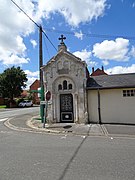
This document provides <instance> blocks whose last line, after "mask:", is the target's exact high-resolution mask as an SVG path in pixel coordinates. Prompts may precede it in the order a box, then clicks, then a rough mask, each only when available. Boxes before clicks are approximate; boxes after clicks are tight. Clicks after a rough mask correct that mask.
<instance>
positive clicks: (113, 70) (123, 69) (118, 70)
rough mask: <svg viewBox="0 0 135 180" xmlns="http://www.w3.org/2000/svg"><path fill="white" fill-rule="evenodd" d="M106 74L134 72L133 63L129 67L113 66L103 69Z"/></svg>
mask: <svg viewBox="0 0 135 180" xmlns="http://www.w3.org/2000/svg"><path fill="white" fill-rule="evenodd" d="M105 72H106V73H107V74H123V73H135V64H132V65H131V66H129V67H123V66H115V67H113V68H109V69H107V70H105Z"/></svg>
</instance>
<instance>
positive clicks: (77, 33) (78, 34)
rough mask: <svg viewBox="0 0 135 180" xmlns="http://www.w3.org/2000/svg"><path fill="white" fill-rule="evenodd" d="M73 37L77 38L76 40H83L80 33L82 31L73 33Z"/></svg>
mask: <svg viewBox="0 0 135 180" xmlns="http://www.w3.org/2000/svg"><path fill="white" fill-rule="evenodd" d="M75 37H77V38H78V39H81V40H82V39H83V33H82V31H80V32H75Z"/></svg>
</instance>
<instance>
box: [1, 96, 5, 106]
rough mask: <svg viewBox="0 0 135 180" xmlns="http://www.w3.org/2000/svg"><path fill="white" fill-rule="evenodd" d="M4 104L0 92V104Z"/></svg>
mask: <svg viewBox="0 0 135 180" xmlns="http://www.w3.org/2000/svg"><path fill="white" fill-rule="evenodd" d="M4 104H5V100H4V98H3V97H2V94H1V93H0V105H4Z"/></svg>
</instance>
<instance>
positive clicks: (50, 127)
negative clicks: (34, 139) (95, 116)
mask: <svg viewBox="0 0 135 180" xmlns="http://www.w3.org/2000/svg"><path fill="white" fill-rule="evenodd" d="M4 124H5V125H6V126H7V127H9V128H11V129H14V130H18V131H29V132H41V133H42V132H44V133H55V134H60V133H61V134H74V135H84V136H92V135H93V136H104V135H105V134H104V131H103V128H102V127H101V126H100V125H99V124H75V123H55V124H45V128H43V123H41V120H39V119H38V118H37V117H36V118H35V117H30V116H29V115H27V116H26V117H25V118H24V117H16V118H12V119H8V120H7V121H6V122H5V123H4Z"/></svg>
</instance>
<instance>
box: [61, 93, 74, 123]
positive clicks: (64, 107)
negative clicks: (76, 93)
mask: <svg viewBox="0 0 135 180" xmlns="http://www.w3.org/2000/svg"><path fill="white" fill-rule="evenodd" d="M60 122H74V116H73V96H72V94H60Z"/></svg>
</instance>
